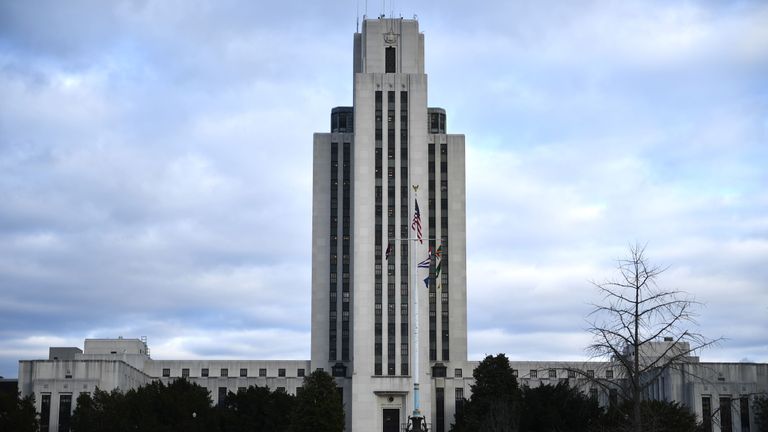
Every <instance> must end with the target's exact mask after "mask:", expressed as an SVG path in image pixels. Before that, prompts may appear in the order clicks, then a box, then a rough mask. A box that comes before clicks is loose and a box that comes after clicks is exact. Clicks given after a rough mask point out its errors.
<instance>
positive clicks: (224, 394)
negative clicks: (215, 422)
mask: <svg viewBox="0 0 768 432" xmlns="http://www.w3.org/2000/svg"><path fill="white" fill-rule="evenodd" d="M226 398H227V388H226V387H219V400H218V404H219V406H222V405H224V399H226Z"/></svg>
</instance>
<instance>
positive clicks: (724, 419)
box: [701, 395, 750, 432]
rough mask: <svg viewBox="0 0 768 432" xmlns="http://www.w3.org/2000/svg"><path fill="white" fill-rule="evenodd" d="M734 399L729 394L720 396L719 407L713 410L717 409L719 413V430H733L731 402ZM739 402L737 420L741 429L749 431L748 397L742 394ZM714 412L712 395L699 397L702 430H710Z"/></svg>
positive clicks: (728, 431)
mask: <svg viewBox="0 0 768 432" xmlns="http://www.w3.org/2000/svg"><path fill="white" fill-rule="evenodd" d="M734 400H735V399H733V398H731V397H730V396H720V399H719V402H720V407H719V409H718V410H715V412H718V411H719V414H720V416H719V417H720V419H719V420H720V421H719V423H720V431H721V432H733V423H734V418H733V408H734V407H733V402H734ZM738 402H739V410H738V414H739V420H740V423H741V430H742V431H749V430H750V427H749V397H747V396H742V397H741V398H739V399H738ZM715 412H713V411H712V396H710V395H703V396H702V397H701V416H702V423H701V426H702V429H703V430H704V432H712V423H713V417H714V414H715Z"/></svg>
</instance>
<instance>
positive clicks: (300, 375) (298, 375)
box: [296, 368, 304, 378]
mask: <svg viewBox="0 0 768 432" xmlns="http://www.w3.org/2000/svg"><path fill="white" fill-rule="evenodd" d="M296 376H297V377H299V378H301V377H303V376H304V369H302V368H299V369H296Z"/></svg>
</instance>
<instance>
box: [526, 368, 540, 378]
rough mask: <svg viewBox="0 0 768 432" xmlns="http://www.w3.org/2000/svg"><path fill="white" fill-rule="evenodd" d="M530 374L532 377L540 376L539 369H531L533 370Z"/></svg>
mask: <svg viewBox="0 0 768 432" xmlns="http://www.w3.org/2000/svg"><path fill="white" fill-rule="evenodd" d="M528 376H529V377H531V378H538V377H539V371H537V370H536V369H531V371H530V372H529V373H528Z"/></svg>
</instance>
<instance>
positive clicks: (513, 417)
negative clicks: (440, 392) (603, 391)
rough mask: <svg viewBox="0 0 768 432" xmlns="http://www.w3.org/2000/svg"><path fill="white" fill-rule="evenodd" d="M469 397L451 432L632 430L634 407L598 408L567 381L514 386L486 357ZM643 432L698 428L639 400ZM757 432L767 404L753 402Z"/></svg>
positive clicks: (505, 363)
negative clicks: (534, 385)
mask: <svg viewBox="0 0 768 432" xmlns="http://www.w3.org/2000/svg"><path fill="white" fill-rule="evenodd" d="M473 376H474V378H475V383H474V384H473V385H472V396H471V397H470V399H469V400H465V401H464V403H463V405H462V409H461V410H460V412H459V413H457V414H456V418H455V422H454V424H453V425H452V427H451V432H473V431H494V432H557V431H569V432H627V431H632V430H634V428H635V417H634V413H635V404H634V401H632V400H629V399H623V400H619V401H617V402H616V403H615V404H613V405H611V406H609V407H605V408H601V407H600V406H599V405H598V402H597V400H596V399H595V398H593V397H590V396H587V395H585V394H584V393H582V392H580V391H579V390H577V389H576V388H573V387H571V386H570V385H569V384H568V382H567V381H562V382H560V383H558V384H557V385H542V386H539V387H527V386H523V387H520V386H518V383H517V378H516V377H515V375H514V372H513V370H512V368H511V367H510V365H509V360H508V359H507V357H506V356H505V355H504V354H498V355H496V356H487V357H486V358H485V359H484V360H483V361H482V362H481V363H480V364H479V365H478V366H477V368H475V371H474V373H473ZM639 405H640V417H641V421H642V424H643V431H644V432H701V431H704V430H705V429H704V427H703V425H702V424H700V423H697V419H696V415H695V414H693V413H692V412H691V411H690V410H689V409H688V407H685V406H683V405H680V404H678V403H677V402H666V401H651V400H643V401H641V402H640V404H639ZM753 407H754V408H755V418H756V420H757V426H758V429H757V431H758V432H759V431H768V398H766V397H765V396H761V397H758V398H757V399H756V400H755V401H754V405H753Z"/></svg>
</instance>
